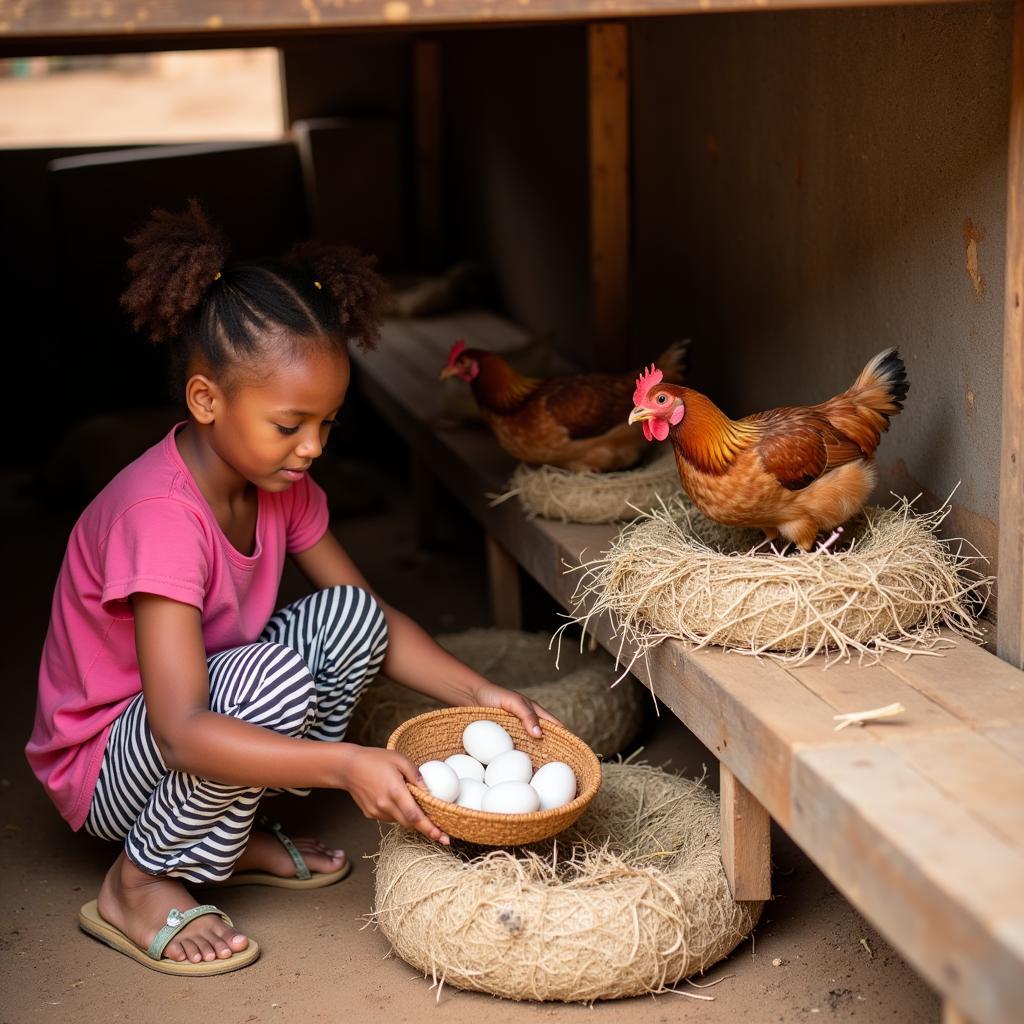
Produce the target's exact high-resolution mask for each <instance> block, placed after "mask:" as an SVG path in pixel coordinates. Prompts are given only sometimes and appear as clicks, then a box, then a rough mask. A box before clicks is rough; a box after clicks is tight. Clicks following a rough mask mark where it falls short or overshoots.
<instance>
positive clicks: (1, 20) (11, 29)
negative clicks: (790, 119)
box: [0, 0, 971, 55]
mask: <svg viewBox="0 0 1024 1024" xmlns="http://www.w3.org/2000/svg"><path fill="white" fill-rule="evenodd" d="M903 2H904V3H905V4H907V5H910V4H927V3H938V2H940V0H903ZM942 2H947V0H942ZM961 2H971V0H961ZM891 5H892V0H332V2H330V3H326V4H319V3H305V2H303V0H274V2H272V0H182V2H178V3H170V2H166V0H158V2H156V3H149V2H142V3H139V2H137V0H106V2H103V3H99V2H91V3H90V2H86V3H80V2H74V0H34V2H31V3H17V2H15V0H0V53H2V54H4V55H12V54H16V53H21V54H31V53H53V52H58V50H60V49H62V48H67V47H68V46H71V47H73V48H74V49H76V50H78V51H81V52H85V51H87V50H88V49H89V48H90V47H92V48H93V49H95V48H96V47H97V46H98V45H100V44H104V45H105V46H107V47H109V46H111V45H115V46H117V44H120V45H119V46H118V47H117V48H126V49H141V48H145V47H146V46H150V47H152V46H158V45H160V44H162V43H163V44H166V43H168V41H171V42H173V43H175V44H176V45H188V46H223V45H228V44H239V43H248V44H249V45H252V44H253V43H254V42H256V41H260V42H267V43H269V44H271V45H280V44H281V42H282V41H283V39H282V37H284V36H288V35H294V36H299V35H308V34H312V33H316V34H323V33H336V32H345V31H365V30H382V29H422V28H427V29H434V28H444V27H481V26H489V25H509V24H532V23H538V22H552V21H557V22H567V21H594V20H608V19H616V18H619V19H621V18H636V17H650V16H656V15H671V14H695V13H707V12H714V11H765V10H809V9H818V8H835V7H882V6H891Z"/></svg>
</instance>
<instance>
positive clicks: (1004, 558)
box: [997, 0, 1024, 668]
mask: <svg viewBox="0 0 1024 1024" xmlns="http://www.w3.org/2000/svg"><path fill="white" fill-rule="evenodd" d="M999 474H1000V479H999V610H998V625H999V633H998V639H997V644H998V651H999V657H1001V658H1004V659H1005V660H1006V661H1008V662H1009V663H1010V664H1011V665H1014V666H1016V667H1017V668H1024V0H1016V5H1015V8H1014V19H1013V78H1012V83H1011V86H1010V143H1009V166H1008V168H1007V186H1006V296H1005V307H1004V323H1003V438H1002V447H1001V454H1000V467H999Z"/></svg>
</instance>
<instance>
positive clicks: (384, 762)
mask: <svg viewBox="0 0 1024 1024" xmlns="http://www.w3.org/2000/svg"><path fill="white" fill-rule="evenodd" d="M342 749H345V751H346V761H345V767H344V771H343V775H342V780H341V784H342V787H343V788H344V789H347V790H348V791H349V793H350V794H351V796H352V799H353V800H355V802H356V804H357V805H358V807H359V810H361V811H362V812H363V814H365V815H366V817H368V818H373V819H374V820H375V821H394V822H397V823H398V824H399V825H404V826H405V827H406V828H414V829H416V831H417V832H422V833H423V834H424V835H425V836H426V837H427V838H428V839H433V840H434V841H435V842H440V843H445V844H447V843H448V842H449V839H448V836H446V835H445V834H444V833H443V832H442V831H441V830H440V829H439V828H438V827H437V826H436V825H435V824H434V823H433V822H432V821H431V820H430V819H429V818H428V817H427V816H426V815H425V814H424V813H423V811H422V809H421V808H420V805H419V804H418V803H416V801H415V800H414V799H413V796H412V793H410V792H409V790H408V787H407V786H406V782H411V783H413V784H414V785H416V786H422V787H423V788H424V789H426V786H425V785H424V782H423V778H422V777H421V776H420V773H419V769H418V768H417V767H416V765H414V764H413V763H412V761H410V760H409V758H407V757H406V756H405V755H404V754H399V753H398V752H397V751H394V750H383V749H381V748H380V747H359V746H356V745H355V744H354V743H346V744H342Z"/></svg>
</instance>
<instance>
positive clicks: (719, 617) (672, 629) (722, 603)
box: [573, 500, 993, 664]
mask: <svg viewBox="0 0 1024 1024" xmlns="http://www.w3.org/2000/svg"><path fill="white" fill-rule="evenodd" d="M947 513H948V506H946V507H944V508H943V509H940V510H939V511H937V512H933V513H930V514H928V515H918V514H915V513H913V512H912V510H911V504H910V502H907V501H905V500H901V501H899V502H898V503H897V504H896V505H895V506H893V508H891V509H881V508H869V509H865V511H864V513H863V515H862V516H861V517H860V518H859V519H858V520H856V521H855V522H854V523H852V524H849V525H848V527H847V533H846V543H845V545H844V546H843V547H842V548H841V549H839V550H837V551H836V552H835V553H832V554H830V553H822V552H813V553H810V554H796V555H793V556H789V557H786V558H779V557H777V556H776V555H775V554H774V553H772V552H771V551H768V552H767V554H765V553H752V552H751V551H750V548H751V545H752V544H757V543H758V539H759V538H758V535H757V534H754V533H752V532H750V531H735V530H729V529H728V528H725V527H720V526H718V525H717V524H714V523H711V522H709V521H708V520H707V519H705V518H704V517H703V516H701V515H700V514H699V513H696V512H694V511H693V510H692V507H691V506H689V505H688V504H686V503H683V502H674V503H672V504H671V505H668V506H665V507H663V508H661V509H659V510H657V511H655V512H653V513H651V514H650V515H648V516H645V517H641V518H640V519H638V520H636V521H635V522H634V523H631V524H630V525H629V526H627V527H626V528H624V529H623V530H622V531H621V533H620V534H619V536H618V537H617V538H616V540H615V541H614V543H613V544H612V547H611V548H610V549H609V550H608V551H606V552H605V553H604V554H603V555H602V556H601V557H600V558H598V559H596V560H594V561H591V562H588V563H585V564H583V565H582V566H580V567H578V570H581V571H582V575H581V578H580V581H579V584H578V586H577V588H576V592H575V594H574V596H573V601H574V604H575V608H574V613H575V615H576V616H577V621H578V622H580V623H582V624H583V626H584V628H586V624H587V623H588V621H589V620H590V618H591V617H592V616H594V615H600V614H602V613H607V614H608V615H609V616H610V618H611V620H612V623H613V625H614V628H615V629H616V635H617V636H619V637H620V638H621V640H622V644H623V647H624V648H625V647H629V648H632V649H633V650H634V659H635V658H636V657H641V656H644V655H645V654H646V653H647V652H648V651H649V650H650V649H651V648H652V647H654V646H656V645H657V644H658V643H660V642H661V641H662V640H664V639H666V638H668V637H675V638H678V639H681V640H686V641H689V642H691V643H693V644H695V645H696V646H697V647H698V648H700V647H705V646H707V645H709V644H716V645H719V646H721V647H725V648H727V649H729V650H735V651H739V652H742V653H745V654H753V655H766V656H769V657H772V658H775V659H777V660H780V661H783V662H786V663H789V664H802V663H804V662H806V661H807V660H809V659H810V658H812V657H814V656H815V655H817V654H825V655H827V657H828V659H829V660H830V661H833V660H840V659H842V660H849V659H850V658H851V657H852V656H853V655H855V654H856V655H857V657H858V659H859V660H864V659H865V658H868V659H870V660H877V658H878V657H879V656H880V655H881V654H882V652H884V651H898V652H901V653H904V654H912V653H922V652H930V653H936V652H937V650H938V649H939V648H941V647H942V646H943V645H948V644H949V641H948V640H947V639H945V638H944V637H942V635H941V634H940V630H942V629H949V630H952V631H953V632H955V633H957V634H959V635H960V636H963V637H966V638H967V639H969V640H971V641H974V642H979V641H980V640H981V639H982V632H981V630H980V629H979V627H978V624H977V622H976V616H977V615H978V614H980V612H981V610H982V609H983V608H984V605H985V602H986V600H987V598H988V595H989V591H990V587H991V583H992V582H993V579H992V577H990V576H986V575H984V574H983V573H982V572H980V571H978V570H977V569H976V568H975V567H974V566H975V564H976V563H977V562H978V561H979V560H983V559H982V558H981V556H980V555H978V554H977V553H976V552H975V551H974V549H973V548H970V546H969V545H968V544H967V542H966V541H962V540H959V541H943V540H940V539H939V537H938V536H937V535H936V534H937V530H938V528H939V526H940V525H941V523H942V521H943V519H944V518H945V516H946V514H947ZM968 549H969V550H968Z"/></svg>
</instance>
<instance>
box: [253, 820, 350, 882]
mask: <svg viewBox="0 0 1024 1024" xmlns="http://www.w3.org/2000/svg"><path fill="white" fill-rule="evenodd" d="M292 842H293V843H294V844H295V847H296V848H297V849H298V851H299V853H301V854H302V859H303V860H304V861H305V862H306V866H307V867H308V868H309V870H310V871H312V872H313V873H314V874H316V873H318V872H323V873H325V874H326V873H329V872H332V871H340V870H341V869H342V868H343V867H344V866H345V864H346V862H347V861H348V858H347V857H346V856H345V851H344V850H329V849H327V847H326V846H324V844H323V843H322V842H320V840H319V839H295V838H292ZM242 871H266V872H268V873H269V874H271V875H279V876H280V877H281V878H293V877H294V876H295V864H294V862H293V861H292V858H291V854H289V853H288V851H287V850H286V849H285V848H284V846H283V845H282V844H281V842H280V840H279V839H278V838H277V837H276V836H275V835H274V834H273V833H272V832H265V831H263V830H261V829H258V828H254V829H253V830H252V832H251V833H250V834H249V842H248V843H247V844H246V847H245V849H244V850H243V851H242V855H241V856H240V857H239V858H238V860H237V861H235V869H234V872H233V874H237V873H239V872H242Z"/></svg>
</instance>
